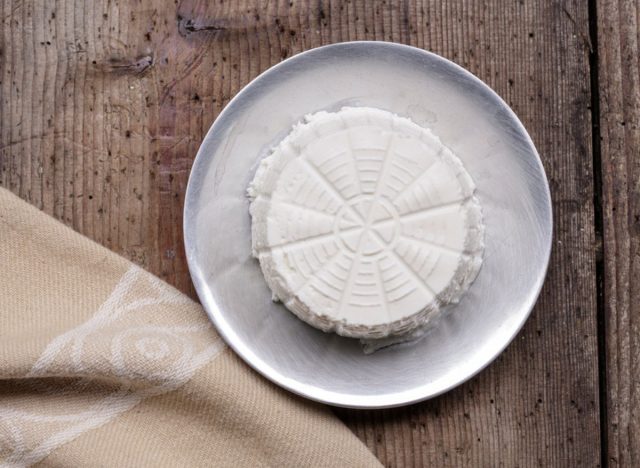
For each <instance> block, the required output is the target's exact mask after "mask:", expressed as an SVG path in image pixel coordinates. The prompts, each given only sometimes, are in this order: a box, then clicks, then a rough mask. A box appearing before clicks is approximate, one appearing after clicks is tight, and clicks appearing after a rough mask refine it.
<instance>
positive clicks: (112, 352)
mask: <svg viewBox="0 0 640 468" xmlns="http://www.w3.org/2000/svg"><path fill="white" fill-rule="evenodd" d="M138 290H141V291H144V293H143V294H142V295H141V294H140V293H139V292H138ZM131 296H133V297H131ZM190 304H192V303H191V301H190V300H189V299H188V298H186V297H185V296H183V295H182V294H180V293H179V292H178V291H176V290H174V289H173V288H171V287H169V286H167V285H166V284H164V283H163V282H161V281H160V280H158V279H157V278H155V277H154V276H153V275H151V274H149V273H147V272H145V271H144V270H142V269H141V268H139V267H137V266H132V267H131V268H130V269H129V270H128V271H127V272H126V273H125V274H124V275H123V276H122V278H121V279H120V281H119V282H118V284H117V285H116V287H115V288H114V290H113V291H112V292H111V294H110V295H109V297H108V298H107V300H106V301H105V302H104V303H103V304H102V305H101V306H100V308H99V309H98V311H97V312H96V313H95V314H94V315H93V316H92V317H91V319H89V320H88V321H86V322H84V323H83V324H81V325H79V326H77V327H76V328H74V329H72V330H69V331H67V332H66V333H64V334H62V335H60V336H58V337H57V338H55V339H54V340H52V341H51V343H49V345H48V346H47V348H46V349H45V350H44V352H43V353H42V354H41V356H40V358H39V359H38V360H37V362H36V363H35V364H34V366H33V367H32V369H31V371H30V372H29V374H28V375H27V376H26V377H27V378H31V379H37V380H34V381H40V382H41V384H40V389H42V388H43V387H42V382H43V380H42V378H46V377H76V376H77V377H85V378H86V379H87V380H91V379H92V378H96V377H98V378H100V377H104V378H108V379H109V382H110V383H113V382H115V383H116V385H117V387H118V388H117V389H116V390H115V391H111V392H109V393H106V394H105V395H102V396H101V397H100V398H98V399H95V400H94V401H91V402H87V401H85V400H82V399H80V398H79V399H78V402H73V404H72V405H71V407H73V408H74V409H75V411H71V412H66V411H61V408H60V407H58V406H56V404H49V405H47V404H46V402H45V404H42V405H40V406H39V407H38V412H34V411H33V409H32V408H33V407H32V406H31V408H30V409H29V410H25V409H24V408H21V406H25V404H24V402H23V403H22V404H20V403H15V404H13V406H10V405H7V406H4V407H0V455H3V454H5V455H6V454H7V450H8V452H9V453H8V457H7V458H5V459H4V460H3V461H0V466H3V467H13V466H27V465H31V464H33V463H37V462H38V461H41V460H42V459H43V458H45V457H46V456H47V455H49V454H50V453H51V452H52V451H53V450H54V449H56V448H57V447H60V446H61V445H62V444H65V443H67V442H70V441H71V440H73V439H75V438H76V437H78V436H79V435H81V434H83V433H84V432H86V431H88V430H90V429H94V428H97V427H99V426H101V425H103V424H106V423H107V422H109V421H110V420H112V419H113V418H115V417H116V416H118V415H120V414H122V413H124V412H126V411H128V410H130V409H131V408H133V407H134V406H136V405H137V404H138V403H140V402H141V401H142V400H144V399H145V398H148V397H151V396H155V395H160V394H163V393H167V392H169V391H171V390H175V389H176V388H178V387H180V386H181V385H183V384H184V383H186V382H187V381H188V380H189V379H190V378H191V377H192V376H193V375H194V373H195V372H196V371H197V370H198V369H199V368H201V367H202V366H203V365H205V364H206V363H207V362H209V361H210V360H212V359H213V358H215V357H216V356H217V355H218V354H219V353H220V352H221V351H222V350H223V349H224V348H225V345H224V342H223V341H222V340H221V339H220V337H218V336H217V335H216V334H215V332H214V331H213V329H212V326H211V324H210V322H209V321H208V320H207V319H206V317H205V316H204V314H197V313H194V312H195V310H194V309H195V308H192V307H189V305H190ZM176 306H177V307H176ZM164 307H168V309H167V310H163V308H164ZM172 312H175V313H172ZM38 378H40V379H38ZM44 382H46V380H44ZM44 385H45V387H44V390H45V391H47V392H50V393H51V392H53V393H54V395H55V394H56V392H57V393H59V394H62V393H63V392H65V391H67V392H68V391H69V390H61V389H60V388H59V387H57V386H51V387H50V388H47V387H46V383H45V384H44ZM76 391H77V389H76ZM45 398H46V397H45ZM43 400H44V399H43ZM78 406H81V408H80V409H77V407H78Z"/></svg>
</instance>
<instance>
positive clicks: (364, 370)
mask: <svg viewBox="0 0 640 468" xmlns="http://www.w3.org/2000/svg"><path fill="white" fill-rule="evenodd" d="M343 106H370V107H377V108H380V109H385V110H388V111H391V112H394V113H396V114H398V115H400V116H403V117H408V118H410V119H411V120H413V121H414V122H416V123H417V124H419V125H422V126H424V127H428V128H430V129H431V130H432V131H433V132H434V133H435V134H436V135H437V136H438V137H439V138H440V139H441V140H442V142H443V143H444V144H445V145H446V146H448V147H449V148H450V149H451V150H453V152H454V153H455V154H456V155H457V156H458V157H459V158H460V159H461V160H462V162H463V163H464V165H465V167H466V169H467V170H468V171H469V173H470V174H471V176H472V177H473V179H474V181H475V183H476V185H477V187H478V189H477V197H478V199H479V200H480V203H481V205H482V209H483V214H484V222H485V225H486V233H485V244H486V246H485V254H484V263H483V266H482V269H481V270H480V273H479V275H478V278H477V279H476V281H475V282H474V283H473V285H472V286H471V288H470V289H469V291H467V293H466V294H465V295H464V297H463V299H462V300H461V301H460V303H459V304H457V305H455V306H450V307H449V308H448V309H449V310H447V311H446V313H445V314H444V315H443V317H442V318H441V320H440V321H439V323H438V324H437V326H436V327H435V328H434V329H432V330H431V331H430V332H429V333H428V334H427V336H425V337H424V338H422V339H421V340H419V341H417V342H414V343H408V344H403V345H398V346H393V347H390V348H386V349H382V350H380V351H378V352H376V353H374V354H371V355H365V354H364V353H363V352H362V349H361V346H360V344H359V342H358V341H357V340H353V339H348V338H342V337H340V336H337V335H335V334H326V333H323V332H321V331H318V330H316V329H314V328H312V327H310V326H309V325H307V324H306V323H304V322H302V321H301V320H299V319H297V318H296V317H295V316H294V315H293V314H292V313H291V312H289V311H288V310H286V309H285V308H284V306H282V305H281V304H276V303H273V302H272V301H271V292H270V291H269V289H268V287H267V285H266V283H265V280H264V277H263V276H262V272H261V271H260V266H259V264H258V261H257V260H256V259H254V258H252V256H251V219H250V217H249V200H248V199H247V197H246V188H247V185H248V184H249V182H250V181H251V180H252V179H253V176H254V173H255V170H256V168H257V166H258V163H259V161H260V160H261V159H262V158H263V157H264V156H266V155H267V154H268V152H269V150H270V149H271V148H273V147H274V146H275V145H276V144H277V143H278V142H279V141H280V140H281V139H282V138H283V137H284V136H285V135H286V134H287V133H288V132H289V131H290V130H291V127H292V125H293V124H295V123H296V122H298V121H300V119H301V118H302V117H303V116H304V115H305V114H309V113H313V112H317V111H320V110H328V111H336V110H338V109H340V108H341V107H343ZM551 224H552V219H551V200H550V196H549V187H548V185H547V180H546V177H545V173H544V169H543V167H542V164H541V162H540V159H539V157H538V154H537V152H536V149H535V147H534V145H533V143H532V141H531V139H530V138H529V135H528V134H527V132H526V130H525V129H524V127H523V126H522V124H521V123H520V121H519V120H518V118H517V117H516V116H515V115H514V113H513V112H512V111H511V110H510V109H509V107H508V106H507V105H506V104H505V103H504V102H503V101H502V100H501V99H500V98H499V97H498V96H497V95H496V94H495V93H494V92H493V91H492V90H491V89H490V88H489V87H487V86H486V85H485V84H484V83H482V82H481V81H480V80H479V79H477V78H476V77H475V76H473V75H472V74H471V73H469V72H467V71H465V70H464V69H462V68H460V67H459V66H457V65H455V64H454V63H452V62H450V61H448V60H445V59H443V58H442V57H439V56H437V55H434V54H431V53H428V52H425V51H423V50H420V49H416V48H413V47H408V46H404V45H399V44H391V43H384V42H350V43H342V44H336V45H330V46H325V47H320V48H318V49H313V50H310V51H307V52H304V53H302V54H299V55H296V56H295V57H292V58H290V59H288V60H285V61H284V62H282V63H280V64H278V65H276V66H274V67H273V68H271V69H269V70H267V71H266V72H265V73H263V74H262V75H260V76H259V77H258V78H256V79H255V80H253V81H252V82H251V83H250V84H249V85H247V86H246V87H245V88H244V89H243V90H242V91H241V92H240V93H238V95H237V96H236V97H235V98H234V99H233V100H232V101H231V102H230V103H229V105H227V107H226V108H225V109H224V111H223V112H222V113H221V114H220V116H219V117H218V118H217V119H216V121H215V122H214V124H213V125H212V126H211V129H210V130H209V132H208V133H207V136H206V137H205V139H204V142H203V143H202V146H201V147H200V150H199V151H198V155H197V157H196V160H195V163H194V165H193V169H192V171H191V176H190V178H189V185H188V187H187V195H186V201H185V212H184V235H185V244H186V251H187V260H188V263H189V269H190V271H191V276H192V278H193V281H194V283H195V287H196V290H197V291H198V295H199V297H200V300H201V301H202V304H203V305H204V308H205V309H206V311H207V313H208V314H209V316H210V317H211V319H212V320H213V322H214V323H215V325H216V326H217V328H218V331H219V332H220V334H221V335H222V336H223V337H224V339H225V340H226V341H227V343H228V344H229V345H230V346H231V347H232V348H233V349H234V350H235V351H236V352H237V353H238V354H239V355H240V356H241V357H242V358H243V359H244V360H245V361H246V362H247V363H249V364H250V365H251V366H252V367H253V368H254V369H256V370H257V371H258V372H260V373H261V374H263V375H264V376H265V377H267V378H269V379H270V380H272V381H273V382H275V383H277V384H278V385H280V386H282V387H284V388H286V389H288V390H291V391H292V392H295V393H297V394H299V395H303V396H305V397H308V398H311V399H313V400H317V401H321V402H324V403H329V404H332V405H337V406H346V407H353V408H383V407H391V406H399V405H404V404H409V403H413V402H417V401H420V400H424V399H426V398H430V397H433V396H435V395H438V394H440V393H443V392H445V391H447V390H449V389H451V388H453V387H455V386H456V385H458V384H460V383H462V382H464V381H465V380H467V379H469V378H470V377H472V376H473V375H474V374H476V373H477V372H479V371H480V370H481V369H482V368H484V367H485V366H486V365H487V364H489V363H490V362H491V361H492V360H493V359H495V358H496V356H497V355H498V354H499V353H500V352H501V351H502V350H503V349H504V348H505V347H506V346H507V344H509V342H510V341H511V340H512V339H513V337H514V336H515V335H516V333H517V332H518V331H519V330H520V328H521V327H522V325H523V324H524V322H525V320H526V319H527V317H528V316H529V313H530V311H531V309H532V307H533V305H534V303H535V301H536V298H537V296H538V294H539V292H540V288H541V287H542V283H543V280H544V276H545V272H546V269H547V265H548V262H549V254H550V250H551Z"/></svg>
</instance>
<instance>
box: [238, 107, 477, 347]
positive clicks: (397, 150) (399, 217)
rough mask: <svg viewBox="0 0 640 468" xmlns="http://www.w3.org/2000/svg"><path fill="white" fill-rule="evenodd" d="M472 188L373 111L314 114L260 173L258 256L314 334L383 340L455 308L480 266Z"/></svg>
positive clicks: (435, 146)
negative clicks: (446, 308)
mask: <svg viewBox="0 0 640 468" xmlns="http://www.w3.org/2000/svg"><path fill="white" fill-rule="evenodd" d="M474 190H475V186H474V183H473V181H472V179H471V177H470V176H469V174H468V173H467V172H466V170H465V169H464V167H463V166H462V163H461V162H460V160H459V159H458V158H457V157H456V156H455V155H454V154H453V153H452V152H451V151H450V150H449V149H448V148H446V147H445V146H444V145H443V144H442V143H441V142H440V140H439V139H438V138H437V137H436V136H434V135H433V133H432V132H430V131H429V130H427V129H424V128H422V127H420V126H418V125H416V124H415V123H413V122H411V121H410V120H408V119H405V118H401V117H398V116H395V115H394V114H391V113H389V112H386V111H382V110H378V109H372V108H343V109H342V110H340V111H339V112H334V113H328V112H318V113H316V114H313V115H309V116H307V117H306V118H305V120H304V121H303V122H302V123H300V124H298V125H296V126H295V127H294V129H293V130H292V131H291V133H290V134H289V135H288V136H287V137H286V138H285V139H284V140H283V141H282V142H281V143H280V144H279V145H278V146H277V147H276V148H275V149H274V151H273V153H272V154H271V155H270V156H268V157H266V158H265V159H264V160H263V161H262V162H261V164H260V166H259V168H258V171H257V173H256V175H255V178H254V180H253V182H252V183H251V186H250V187H249V195H250V197H251V199H252V202H251V208H250V210H251V215H252V240H253V253H254V255H255V256H256V257H257V258H258V259H259V261H260V265H261V268H262V271H263V273H264V276H265V279H266V281H267V283H268V285H269V287H270V288H271V290H272V292H273V294H274V298H276V299H279V300H281V301H282V302H283V303H284V304H285V305H286V307H287V308H288V309H290V310H291V311H292V312H293V313H295V314H296V315H297V316H298V317H300V318H301V319H303V320H305V321H306V322H308V323H309V324H311V325H313V326H315V327H317V328H320V329H322V330H324V331H335V332H337V333H338V334H341V335H344V336H351V337H358V338H382V337H386V336H389V335H399V334H403V333H406V332H409V331H412V330H413V329H415V328H417V327H419V326H421V325H423V324H425V323H426V322H427V321H429V320H430V319H432V318H433V317H434V316H435V315H436V314H437V312H438V311H439V310H441V308H442V307H443V306H444V305H446V304H448V303H452V302H457V301H458V300H459V299H460V297H461V296H462V294H463V293H464V292H465V291H466V290H467V288H468V287H469V285H470V284H471V282H472V281H473V280H474V279H475V277H476V275H477V273H478V270H479V269H480V266H481V263H482V251H483V230H484V229H483V225H482V214H481V210H480V206H479V203H478V201H477V199H476V198H475V196H474Z"/></svg>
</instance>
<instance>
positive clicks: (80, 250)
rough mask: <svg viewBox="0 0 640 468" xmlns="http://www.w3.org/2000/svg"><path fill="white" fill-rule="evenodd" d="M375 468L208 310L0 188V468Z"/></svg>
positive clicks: (343, 431)
mask: <svg viewBox="0 0 640 468" xmlns="http://www.w3.org/2000/svg"><path fill="white" fill-rule="evenodd" d="M37 463H41V464H42V465H43V466H74V467H81V466H92V467H93V466H107V467H109V466H114V467H125V466H136V467H140V466H153V467H157V466H189V467H191V466H234V467H243V466H249V467H258V466H277V467H289V466H291V467H303V466H318V467H322V466H327V467H333V466H335V467H357V466H363V467H364V466H379V463H378V461H377V460H376V458H375V457H374V456H373V455H372V454H371V453H370V452H369V451H368V450H367V449H366V447H365V446H364V445H363V444H362V443H361V442H360V441H359V440H358V439H357V438H356V437H355V436H354V435H353V434H352V433H351V432H350V431H349V430H348V429H347V428H346V427H345V426H344V425H343V424H342V423H341V422H340V421H339V420H338V419H337V418H335V417H334V416H333V415H332V414H331V413H330V412H329V410H328V409H327V408H325V407H322V406H321V405H317V404H313V403H310V402H308V401H305V400H303V399H301V398H298V397H295V396H293V395H291V394H289V393H287V392H285V391H282V390H280V389H279V388H277V387H275V386H274V385H272V384H271V383H269V382H267V381H266V380H265V379H263V378H262V377H260V376H258V375H257V374H256V373H254V372H253V371H252V370H250V369H249V368H248V367H247V366H246V365H245V364H244V363H243V362H241V361H240V360H239V359H238V358H237V357H236V356H235V355H234V354H233V352H231V351H230V350H229V349H228V348H227V347H226V346H225V344H224V343H223V342H222V340H221V339H220V337H219V336H218V335H217V334H216V332H215V331H214V329H213V327H212V325H211V324H210V323H209V321H208V319H207V317H206V315H205V313H204V312H203V310H202V308H201V307H200V306H199V305H198V304H196V303H194V302H193V301H191V300H190V299H188V298H187V297H186V296H184V295H183V294H181V293H180V292H178V291H177V290H175V289H174V288H172V287H171V286H169V285H167V284H165V283H163V282H162V281H160V280H159V279H157V278H156V277H154V276H153V275H151V274H149V273H147V272H145V271H144V270H142V269H140V268H139V267H137V266H135V265H133V264H131V263H129V262H128V261H127V260H125V259H123V258H121V257H119V256H117V255H115V254H114V253H112V252H110V251H108V250H106V249H104V248H103V247H101V246H99V245H97V244H96V243H94V242H92V241H90V240H88V239H86V238H84V237H82V236H81V235H79V234H77V233H75V232H73V231H71V230H70V229H68V228H67V227H65V226H63V225H62V224H60V223H58V222H57V221H55V220H54V219H52V218H50V217H48V216H47V215H45V214H43V213H41V212H40V211H38V210H37V209H35V208H33V207H31V206H29V205H28V204H26V203H25V202H23V201H21V200H19V199H18V198H17V197H15V196H14V195H12V194H10V193H9V192H8V191H6V190H4V189H0V466H25V465H32V464H37Z"/></svg>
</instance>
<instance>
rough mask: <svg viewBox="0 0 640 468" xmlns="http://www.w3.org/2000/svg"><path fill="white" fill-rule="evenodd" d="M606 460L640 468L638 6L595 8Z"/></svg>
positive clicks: (614, 0)
mask: <svg viewBox="0 0 640 468" xmlns="http://www.w3.org/2000/svg"><path fill="white" fill-rule="evenodd" d="M597 14H598V19H599V21H598V62H599V65H600V66H599V73H598V74H599V80H600V133H601V158H602V193H603V219H604V223H603V240H604V254H605V257H604V300H605V309H604V311H605V318H606V321H605V330H604V331H605V343H606V370H607V372H606V376H607V389H608V392H607V396H608V398H607V427H606V431H607V435H608V453H607V456H608V460H609V464H610V465H611V466H640V384H639V382H640V381H639V380H638V376H639V375H640V287H638V284H639V283H638V278H639V277H640V154H639V151H640V46H639V43H640V24H639V23H640V4H638V2H637V1H635V0H606V1H599V2H598V4H597Z"/></svg>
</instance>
